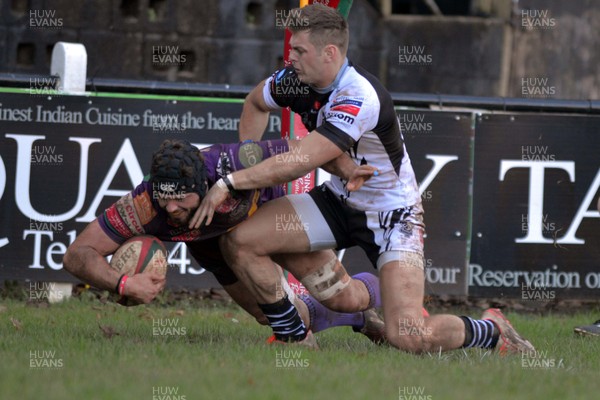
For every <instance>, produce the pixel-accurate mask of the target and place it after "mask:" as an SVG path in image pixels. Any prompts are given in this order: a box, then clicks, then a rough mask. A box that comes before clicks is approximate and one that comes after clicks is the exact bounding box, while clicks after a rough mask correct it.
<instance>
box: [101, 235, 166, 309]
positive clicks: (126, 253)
mask: <svg viewBox="0 0 600 400" xmlns="http://www.w3.org/2000/svg"><path fill="white" fill-rule="evenodd" d="M110 266H111V268H113V269H114V270H116V271H117V272H118V273H119V274H120V275H122V274H126V275H129V276H132V275H135V274H141V273H142V272H153V271H156V272H158V273H159V274H161V275H162V276H166V275H167V266H168V263H167V249H166V248H165V245H164V244H163V243H162V242H161V241H160V240H159V239H157V238H156V237H154V236H149V235H142V236H134V237H132V238H131V239H129V240H127V241H126V242H125V243H123V244H122V245H121V247H119V248H118V249H117V251H116V252H115V253H114V254H113V256H112V258H111V259H110ZM125 303H127V304H126V305H133V304H131V302H129V301H127V302H125Z"/></svg>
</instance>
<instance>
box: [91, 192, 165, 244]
mask: <svg viewBox="0 0 600 400" xmlns="http://www.w3.org/2000/svg"><path fill="white" fill-rule="evenodd" d="M156 215H157V210H156V208H155V206H154V204H153V202H152V197H151V190H150V184H149V183H148V182H143V183H141V184H140V185H138V186H137V187H136V188H135V189H134V190H133V191H131V192H130V193H127V194H126V195H125V196H123V197H121V198H120V199H119V200H117V201H116V202H115V203H114V204H112V205H111V206H110V207H108V208H107V209H106V210H104V212H103V213H102V214H101V215H100V216H99V217H98V223H99V225H100V228H101V229H102V230H103V231H104V233H106V234H107V235H108V236H109V237H110V238H111V239H112V240H114V241H115V242H116V243H119V244H120V243H123V242H125V241H126V240H127V239H129V238H131V237H133V236H138V235H143V234H146V233H150V232H146V229H145V225H148V224H149V223H150V221H152V219H154V217H156Z"/></svg>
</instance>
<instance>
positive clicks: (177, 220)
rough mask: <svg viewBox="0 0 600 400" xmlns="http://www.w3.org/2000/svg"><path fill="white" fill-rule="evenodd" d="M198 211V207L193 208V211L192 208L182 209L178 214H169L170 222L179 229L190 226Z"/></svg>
mask: <svg viewBox="0 0 600 400" xmlns="http://www.w3.org/2000/svg"><path fill="white" fill-rule="evenodd" d="M197 209H198V207H196V208H193V209H191V208H186V209H180V210H177V212H175V213H169V212H167V215H168V219H169V222H170V223H171V224H172V225H174V226H177V227H182V226H186V225H188V224H189V222H190V220H191V219H192V216H193V215H194V213H195V212H196V210H197Z"/></svg>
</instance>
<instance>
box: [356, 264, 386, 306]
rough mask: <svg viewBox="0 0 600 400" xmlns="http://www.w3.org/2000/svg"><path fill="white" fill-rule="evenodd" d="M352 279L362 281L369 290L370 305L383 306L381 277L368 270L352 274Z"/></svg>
mask: <svg viewBox="0 0 600 400" xmlns="http://www.w3.org/2000/svg"><path fill="white" fill-rule="evenodd" d="M352 279H356V280H359V281H361V282H362V283H364V284H365V286H366V287H367V290H368V291H369V297H370V299H369V307H368V308H373V307H381V292H380V290H379V278H378V277H376V276H375V275H373V274H370V273H368V272H361V273H360V274H356V275H354V276H352Z"/></svg>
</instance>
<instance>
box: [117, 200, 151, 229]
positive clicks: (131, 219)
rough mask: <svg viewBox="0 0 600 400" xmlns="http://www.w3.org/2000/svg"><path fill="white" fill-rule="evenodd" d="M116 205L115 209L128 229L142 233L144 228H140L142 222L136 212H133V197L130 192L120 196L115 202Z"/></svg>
mask: <svg viewBox="0 0 600 400" xmlns="http://www.w3.org/2000/svg"><path fill="white" fill-rule="evenodd" d="M115 206H116V207H117V211H118V212H119V215H120V216H121V219H122V220H123V222H124V223H125V225H127V227H128V228H129V230H130V231H131V232H133V233H134V234H142V233H144V228H142V223H141V222H140V220H139V218H138V216H137V213H136V212H135V207H134V205H133V198H132V196H131V193H128V194H127V195H125V196H123V197H121V198H120V199H119V201H117V202H116V203H115Z"/></svg>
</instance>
